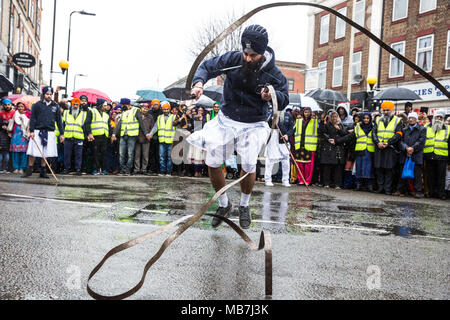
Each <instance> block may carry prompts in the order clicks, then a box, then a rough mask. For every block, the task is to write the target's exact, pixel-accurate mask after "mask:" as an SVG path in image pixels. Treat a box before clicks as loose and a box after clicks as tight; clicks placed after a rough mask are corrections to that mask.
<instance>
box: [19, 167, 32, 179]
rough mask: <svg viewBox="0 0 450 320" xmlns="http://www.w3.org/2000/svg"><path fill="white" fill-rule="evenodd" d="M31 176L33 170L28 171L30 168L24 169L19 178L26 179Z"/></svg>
mask: <svg viewBox="0 0 450 320" xmlns="http://www.w3.org/2000/svg"><path fill="white" fill-rule="evenodd" d="M32 174H33V169H30V168H26V169H25V170H24V171H23V175H22V176H21V178H24V179H25V178H28V177H31V175H32Z"/></svg>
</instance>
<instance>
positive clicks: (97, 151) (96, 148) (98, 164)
mask: <svg viewBox="0 0 450 320" xmlns="http://www.w3.org/2000/svg"><path fill="white" fill-rule="evenodd" d="M94 138H95V140H94V142H93V145H92V157H93V158H94V159H93V160H94V161H93V162H94V163H93V169H94V170H97V171H100V169H102V170H106V163H107V162H106V160H107V159H106V149H107V143H108V138H106V136H105V135H103V136H96V137H94Z"/></svg>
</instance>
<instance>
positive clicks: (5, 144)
mask: <svg viewBox="0 0 450 320" xmlns="http://www.w3.org/2000/svg"><path fill="white" fill-rule="evenodd" d="M3 125H5V126H8V121H3V120H1V119H0V152H9V144H10V143H11V138H10V137H9V136H8V132H7V131H6V130H5V129H3V128H2V126H3Z"/></svg>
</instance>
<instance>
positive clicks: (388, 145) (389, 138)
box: [372, 101, 402, 195]
mask: <svg viewBox="0 0 450 320" xmlns="http://www.w3.org/2000/svg"><path fill="white" fill-rule="evenodd" d="M381 110H382V112H383V116H382V117H380V118H378V120H377V121H376V123H375V126H374V128H373V131H372V140H373V142H374V144H375V157H374V167H375V170H376V176H377V184H378V189H377V190H376V191H375V193H382V192H383V190H384V191H385V193H386V194H387V195H392V182H393V175H394V167H395V165H396V164H397V161H398V157H397V153H396V150H395V148H396V146H397V144H398V142H399V141H400V139H401V137H402V124H401V120H400V118H398V117H397V116H395V115H394V114H393V112H394V103H393V102H391V101H385V102H383V104H382V105H381Z"/></svg>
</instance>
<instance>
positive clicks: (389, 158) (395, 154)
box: [372, 121, 402, 169]
mask: <svg viewBox="0 0 450 320" xmlns="http://www.w3.org/2000/svg"><path fill="white" fill-rule="evenodd" d="M394 132H395V135H394V136H393V137H392V138H391V139H389V140H388V142H387V144H388V146H387V148H385V149H379V148H378V144H379V143H380V140H379V139H378V124H376V123H375V125H374V126H373V130H372V140H373V143H374V144H375V155H374V163H373V165H374V167H375V168H377V169H379V168H382V169H392V168H394V167H395V165H396V164H397V161H398V158H399V155H400V150H399V147H398V142H399V141H400V139H401V134H400V133H399V132H402V123H401V121H399V123H398V124H397V127H396V128H395V130H394Z"/></svg>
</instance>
